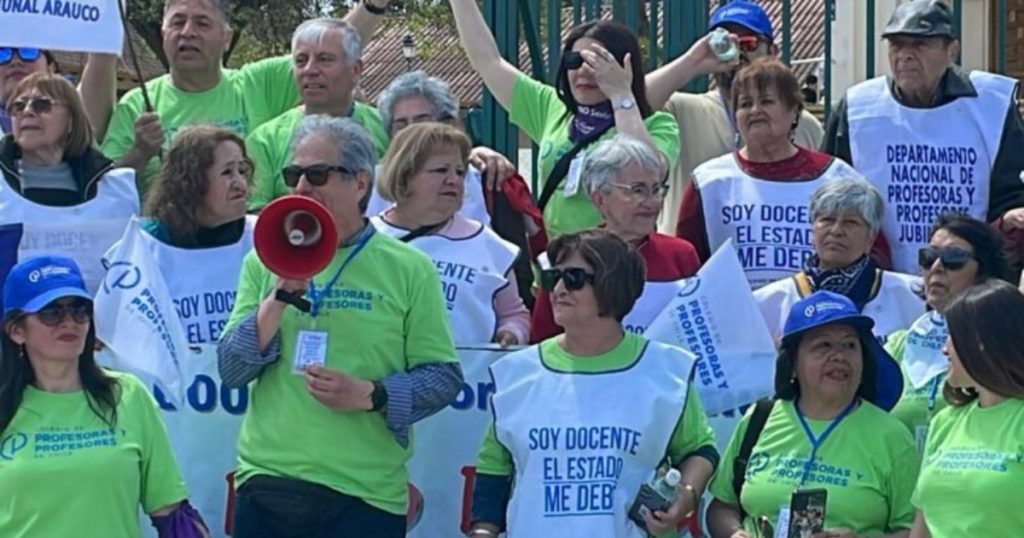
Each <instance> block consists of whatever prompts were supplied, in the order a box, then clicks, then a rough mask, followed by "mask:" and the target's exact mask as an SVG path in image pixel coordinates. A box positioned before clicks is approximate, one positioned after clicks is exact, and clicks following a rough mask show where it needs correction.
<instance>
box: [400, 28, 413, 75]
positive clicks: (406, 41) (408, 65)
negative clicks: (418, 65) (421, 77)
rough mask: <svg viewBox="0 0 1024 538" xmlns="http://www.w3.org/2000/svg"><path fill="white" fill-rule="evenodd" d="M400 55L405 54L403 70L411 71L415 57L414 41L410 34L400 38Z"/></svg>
mask: <svg viewBox="0 0 1024 538" xmlns="http://www.w3.org/2000/svg"><path fill="white" fill-rule="evenodd" d="M402 56H405V70H406V71H412V62H413V60H415V59H416V41H415V40H414V39H413V37H412V34H405V37H403V38H402Z"/></svg>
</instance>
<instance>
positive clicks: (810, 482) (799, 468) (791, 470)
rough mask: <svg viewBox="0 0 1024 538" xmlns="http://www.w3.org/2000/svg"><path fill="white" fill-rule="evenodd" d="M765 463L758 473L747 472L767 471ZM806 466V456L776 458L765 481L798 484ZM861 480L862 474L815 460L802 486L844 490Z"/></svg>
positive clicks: (767, 466)
mask: <svg viewBox="0 0 1024 538" xmlns="http://www.w3.org/2000/svg"><path fill="white" fill-rule="evenodd" d="M767 463H768V462H767V461H766V462H765V465H764V466H762V467H761V468H760V469H758V471H749V470H748V473H750V474H753V472H759V471H765V470H768V468H769V465H767ZM806 465H807V456H806V455H804V456H778V457H776V459H775V461H774V463H773V465H771V466H770V468H771V472H770V474H769V475H768V476H767V478H766V480H767V481H768V483H770V484H787V485H789V484H793V485H795V484H799V483H800V480H801V479H802V478H803V477H804V471H805V469H804V467H805V466H806ZM862 480H864V473H860V472H857V471H855V470H853V469H851V468H848V467H842V466H839V465H833V464H830V463H826V462H823V461H821V460H820V459H816V460H814V463H812V464H811V465H810V467H809V468H808V469H807V479H806V480H804V486H805V487H814V486H837V487H842V488H845V487H847V486H849V485H850V482H851V481H853V482H860V481H862Z"/></svg>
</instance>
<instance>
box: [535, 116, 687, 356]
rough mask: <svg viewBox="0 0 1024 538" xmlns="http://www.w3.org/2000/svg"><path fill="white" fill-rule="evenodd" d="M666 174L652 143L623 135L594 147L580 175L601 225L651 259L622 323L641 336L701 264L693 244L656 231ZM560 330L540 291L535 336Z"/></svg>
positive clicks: (548, 299) (544, 336)
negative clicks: (642, 283)
mask: <svg viewBox="0 0 1024 538" xmlns="http://www.w3.org/2000/svg"><path fill="white" fill-rule="evenodd" d="M666 175H667V172H666V170H665V166H664V164H662V160H661V159H660V158H659V157H658V154H657V153H656V152H655V150H653V149H652V148H651V146H649V145H648V144H646V143H644V142H642V141H640V140H639V139H637V138H633V137H631V136H628V135H623V134H619V135H616V136H615V137H614V138H612V139H611V140H607V141H605V142H601V143H599V144H597V145H596V146H594V148H593V149H592V150H590V151H589V152H588V153H587V157H586V159H585V160H584V161H583V169H582V172H581V174H580V176H581V177H583V178H585V181H586V188H587V192H588V193H589V194H590V201H591V202H593V203H594V207H596V208H597V210H598V212H599V213H600V214H601V217H602V219H603V220H604V222H603V224H602V225H601V226H602V227H603V228H605V229H607V230H608V231H610V232H612V233H614V234H615V235H617V236H619V237H620V238H621V239H622V240H623V241H625V242H627V243H629V244H630V245H632V246H634V247H635V248H636V249H638V251H639V252H640V255H641V256H643V258H644V261H645V262H646V263H647V281H646V283H645V285H644V292H643V294H642V295H641V296H640V298H639V299H637V301H636V304H635V305H634V306H633V309H632V310H631V311H630V312H629V314H628V315H627V316H626V318H625V319H624V320H623V322H622V323H623V326H624V327H625V328H626V330H628V331H630V332H636V333H641V334H642V333H643V332H644V331H645V330H646V329H647V326H648V325H649V324H650V323H651V322H652V321H654V318H655V316H657V315H658V313H659V312H661V310H662V309H663V308H664V307H665V305H667V304H668V303H669V301H671V300H672V298H673V297H675V295H676V292H677V291H678V290H679V287H680V285H681V281H682V280H683V279H684V278H686V277H689V276H692V275H693V274H695V273H696V272H697V269H698V268H699V267H700V260H699V259H698V258H697V252H696V251H695V250H694V248H693V245H691V244H690V243H689V242H688V241H686V240H684V239H679V238H676V237H672V236H669V235H664V234H660V233H658V232H657V230H656V228H657V223H658V215H659V214H660V213H661V208H662V202H663V201H664V199H665V193H667V192H668V185H667V184H666ZM544 263H546V260H544V259H542V265H543V264H544ZM561 332H562V328H561V327H559V326H558V325H556V324H555V319H554V315H553V313H552V310H551V297H550V295H548V294H547V292H545V291H543V290H541V291H540V292H539V294H538V295H537V303H536V305H535V306H534V310H533V318H532V319H531V325H530V338H531V340H533V341H535V342H539V341H541V340H545V339H547V338H550V337H552V336H555V335H557V334H559V333H561Z"/></svg>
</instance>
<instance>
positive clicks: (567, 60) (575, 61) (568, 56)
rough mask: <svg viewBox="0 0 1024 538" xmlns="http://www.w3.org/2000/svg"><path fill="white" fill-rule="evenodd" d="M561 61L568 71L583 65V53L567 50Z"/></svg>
mask: <svg viewBox="0 0 1024 538" xmlns="http://www.w3.org/2000/svg"><path fill="white" fill-rule="evenodd" d="M562 63H563V64H565V68H566V69H567V70H569V71H573V70H576V69H579V68H581V67H583V55H582V54H580V53H579V52H578V51H575V50H569V51H566V52H565V55H564V56H562Z"/></svg>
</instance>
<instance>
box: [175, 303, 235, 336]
mask: <svg viewBox="0 0 1024 538" xmlns="http://www.w3.org/2000/svg"><path fill="white" fill-rule="evenodd" d="M235 294H236V292H235V291H214V292H205V293H196V294H193V295H187V296H185V297H179V298H177V299H174V309H175V310H177V311H178V317H179V318H181V323H182V325H183V326H184V327H185V334H186V336H187V337H188V343H189V344H193V345H195V344H212V343H216V342H217V340H219V339H220V333H221V331H222V330H223V329H224V325H225V324H226V323H227V318H228V314H230V313H231V309H232V308H234V306H235ZM193 318H199V319H200V320H201V321H193Z"/></svg>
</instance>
